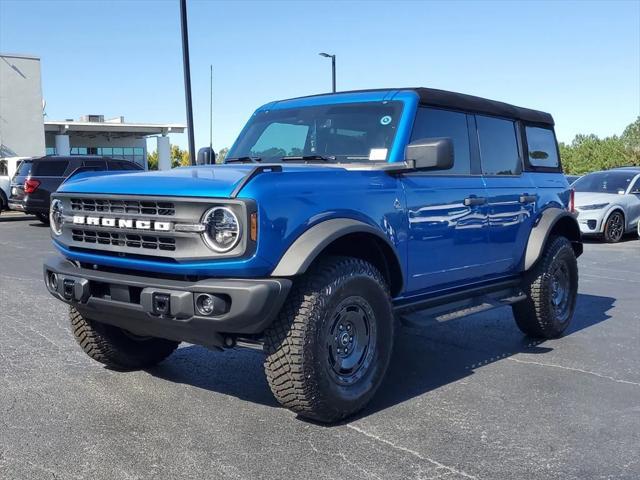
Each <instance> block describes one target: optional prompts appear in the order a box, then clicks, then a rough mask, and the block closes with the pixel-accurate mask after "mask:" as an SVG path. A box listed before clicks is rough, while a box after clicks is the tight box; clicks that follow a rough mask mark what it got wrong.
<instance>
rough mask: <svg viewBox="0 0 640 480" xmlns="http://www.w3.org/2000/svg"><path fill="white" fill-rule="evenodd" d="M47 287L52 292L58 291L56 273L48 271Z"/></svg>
mask: <svg viewBox="0 0 640 480" xmlns="http://www.w3.org/2000/svg"><path fill="white" fill-rule="evenodd" d="M49 288H50V289H51V290H53V291H54V292H57V291H58V275H57V274H56V273H53V272H49Z"/></svg>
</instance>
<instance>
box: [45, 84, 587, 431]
mask: <svg viewBox="0 0 640 480" xmlns="http://www.w3.org/2000/svg"><path fill="white" fill-rule="evenodd" d="M553 126H554V122H553V119H552V117H551V116H550V115H549V114H547V113H543V112H539V111H535V110H530V109H525V108H520V107H515V106H512V105H508V104H505V103H501V102H495V101H491V100H487V99H483V98H478V97H472V96H468V95H462V94H458V93H452V92H446V91H442V90H435V89H428V88H406V89H385V90H367V91H356V92H345V93H337V94H327V95H315V96H310V97H304V98H295V99H291V100H284V101H278V102H272V103H269V104H267V105H264V106H263V107H260V108H259V109H258V110H257V111H256V112H255V113H254V114H253V116H252V117H251V119H250V120H249V122H248V123H247V125H246V126H245V128H244V129H243V130H242V132H241V133H240V135H239V137H238V139H237V140H236V142H235V143H234V145H233V146H232V148H231V149H230V150H229V153H228V155H227V158H226V159H225V164H224V165H203V166H195V167H186V168H178V169H174V170H171V171H163V172H141V173H130V172H108V173H105V172H82V173H79V174H77V175H76V176H74V177H72V178H71V179H69V180H68V181H66V182H65V183H64V184H63V185H62V186H61V187H60V188H59V190H58V192H57V193H56V194H54V195H53V197H52V198H53V199H52V203H51V218H50V220H51V221H50V224H51V232H52V238H53V243H54V245H55V247H56V248H57V250H59V252H60V254H61V256H56V257H52V258H49V259H47V260H46V263H45V265H44V279H45V283H46V286H47V288H48V290H49V291H50V292H51V294H52V295H53V296H55V297H56V298H58V299H59V300H62V301H63V302H66V303H68V304H69V305H70V306H71V308H70V319H71V326H72V329H73V333H74V335H75V337H76V339H77V341H78V343H79V344H80V346H81V347H82V348H83V349H84V351H85V352H86V353H87V354H88V355H89V356H90V357H91V358H93V359H95V360H97V361H99V362H102V363H103V364H105V365H107V366H108V367H111V368H114V369H118V370H128V369H138V368H146V367H149V366H152V365H154V364H157V363H159V362H161V361H162V360H164V359H165V358H166V357H167V356H169V355H170V354H171V353H172V352H173V351H174V350H175V349H176V348H177V347H178V345H179V344H180V342H190V343H194V344H199V345H205V346H207V347H211V348H217V349H225V348H233V347H249V348H256V349H260V350H262V351H264V353H265V362H264V368H265V371H266V376H267V379H268V383H269V386H270V387H271V390H272V391H273V394H274V395H275V397H276V398H277V399H278V401H279V402H280V403H281V404H282V405H284V406H286V407H288V408H289V409H291V410H293V411H294V412H296V413H298V414H299V415H301V416H304V417H308V418H311V419H315V420H318V421H324V422H331V421H336V420H339V419H342V418H344V417H346V416H348V415H350V414H353V413H354V412H357V411H358V410H360V409H361V408H363V406H364V405H365V404H366V403H367V402H368V401H369V400H370V399H371V397H372V396H373V395H374V393H375V391H376V389H377V388H378V387H379V385H380V383H381V380H382V378H383V376H384V374H385V371H386V369H387V366H388V364H389V359H390V357H391V352H392V348H393V341H394V332H395V330H396V328H397V325H396V320H397V319H400V320H402V319H405V320H406V319H407V318H410V320H409V321H411V322H413V323H415V322H419V321H420V320H416V318H418V319H424V318H429V319H432V318H436V319H437V320H439V321H444V320H447V319H451V318H457V317H460V316H462V315H466V314H470V313H476V312H479V311H482V310H486V309H488V308H493V307H499V306H503V305H511V306H512V309H513V313H514V317H515V320H516V325H517V326H518V327H519V328H520V330H522V331H523V332H524V333H525V334H527V335H530V336H533V337H539V338H552V337H556V336H558V335H560V334H562V332H563V331H564V330H565V329H566V328H567V326H568V325H569V323H570V322H571V319H572V316H573V313H574V308H575V303H576V296H577V289H578V268H577V263H576V257H578V256H579V255H580V254H581V253H582V243H581V239H580V230H579V227H578V223H577V222H576V219H575V217H574V214H573V213H572V209H573V206H572V192H571V190H570V188H569V185H568V184H567V181H566V180H565V177H564V176H563V175H562V168H561V165H560V158H559V154H558V147H557V143H556V138H555V134H554V128H553ZM415 311H423V312H424V313H423V314H422V315H412V316H410V317H407V314H408V313H410V312H415Z"/></svg>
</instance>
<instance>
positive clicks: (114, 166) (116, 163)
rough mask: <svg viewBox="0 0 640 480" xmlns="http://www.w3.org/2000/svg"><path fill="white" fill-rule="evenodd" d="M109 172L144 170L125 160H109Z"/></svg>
mask: <svg viewBox="0 0 640 480" xmlns="http://www.w3.org/2000/svg"><path fill="white" fill-rule="evenodd" d="M107 165H108V166H109V170H144V169H143V168H142V167H141V166H140V165H138V164H137V163H133V162H125V161H123V160H108V161H107Z"/></svg>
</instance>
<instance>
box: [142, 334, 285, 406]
mask: <svg viewBox="0 0 640 480" xmlns="http://www.w3.org/2000/svg"><path fill="white" fill-rule="evenodd" d="M263 362H264V355H263V354H262V353H261V352H258V351H253V350H242V349H237V350H227V351H224V352H217V351H213V350H209V349H207V348H205V347H201V346H198V345H186V346H183V347H182V348H179V349H178V350H177V351H176V352H174V353H173V355H171V356H170V357H169V358H168V359H167V360H165V361H164V362H162V363H161V364H160V365H158V366H157V367H153V368H150V369H148V370H147V371H148V372H149V373H150V374H151V375H153V376H155V377H158V378H162V379H164V380H169V381H171V382H175V383H183V384H186V385H191V386H193V387H197V388H202V389H204V390H210V391H213V392H218V393H222V394H224V395H231V396H233V397H236V398H239V399H241V400H246V401H249V402H254V403H258V404H261V405H266V406H271V407H278V406H279V405H278V402H277V401H276V399H275V398H274V397H273V395H271V390H269V385H268V384H267V380H266V378H265V375H264V369H263V367H262V363H263Z"/></svg>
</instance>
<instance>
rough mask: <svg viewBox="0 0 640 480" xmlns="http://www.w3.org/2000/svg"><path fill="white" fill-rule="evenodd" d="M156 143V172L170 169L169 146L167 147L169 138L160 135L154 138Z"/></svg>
mask: <svg viewBox="0 0 640 480" xmlns="http://www.w3.org/2000/svg"><path fill="white" fill-rule="evenodd" d="M156 140H157V142H158V144H157V148H158V170H169V169H171V145H169V137H167V136H165V135H162V136H161V137H156Z"/></svg>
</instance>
